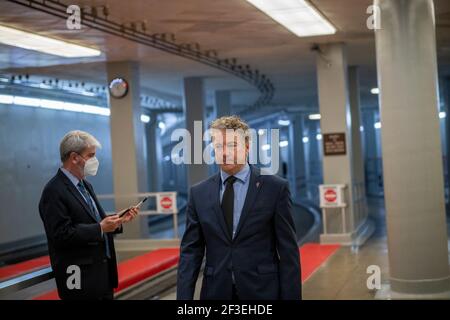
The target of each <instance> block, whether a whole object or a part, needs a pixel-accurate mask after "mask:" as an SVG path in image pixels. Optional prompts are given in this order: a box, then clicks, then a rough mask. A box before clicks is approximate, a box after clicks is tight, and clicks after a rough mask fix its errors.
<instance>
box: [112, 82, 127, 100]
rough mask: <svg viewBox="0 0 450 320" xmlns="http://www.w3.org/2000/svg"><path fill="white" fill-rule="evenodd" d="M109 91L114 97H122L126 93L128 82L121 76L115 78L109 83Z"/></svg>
mask: <svg viewBox="0 0 450 320" xmlns="http://www.w3.org/2000/svg"><path fill="white" fill-rule="evenodd" d="M109 93H110V94H111V96H112V97H114V98H123V97H125V96H126V95H127V93H128V82H126V81H125V79H122V78H115V79H113V80H111V82H110V83H109Z"/></svg>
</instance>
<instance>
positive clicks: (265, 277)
mask: <svg viewBox="0 0 450 320" xmlns="http://www.w3.org/2000/svg"><path fill="white" fill-rule="evenodd" d="M220 183H221V179H220V173H219V174H216V175H214V176H212V177H210V178H209V179H207V180H205V181H202V182H200V183H198V184H196V185H194V186H193V187H192V188H191V190H190V194H189V203H188V205H187V209H186V219H187V221H186V231H185V233H184V236H183V239H182V241H181V255H180V262H179V267H178V281H177V298H178V299H182V300H190V299H193V295H194V290H195V283H196V281H197V277H198V274H199V271H200V268H201V264H202V261H203V257H204V255H205V254H206V264H205V268H204V277H203V283H202V290H201V296H200V298H201V299H223V300H228V299H231V297H232V276H231V274H232V271H233V273H234V277H235V283H236V288H237V292H238V296H239V298H240V299H249V300H259V299H291V300H292V299H301V281H300V257H299V250H298V246H297V240H296V232H295V225H294V221H293V218H292V202H291V198H290V192H289V188H288V183H287V181H286V180H284V179H282V178H280V177H278V176H275V175H261V174H260V171H259V169H258V168H256V167H254V166H251V174H250V183H249V187H248V192H247V196H246V199H245V203H244V207H243V209H242V215H241V218H240V220H239V224H238V227H237V230H236V235H235V237H234V239H231V237H230V235H229V232H227V227H226V222H225V218H224V215H223V213H222V210H221V207H220V195H219V191H220V189H219V188H220Z"/></svg>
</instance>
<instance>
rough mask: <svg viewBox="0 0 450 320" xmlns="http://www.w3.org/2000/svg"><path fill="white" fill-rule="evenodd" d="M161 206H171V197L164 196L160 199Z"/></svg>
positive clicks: (165, 207)
mask: <svg viewBox="0 0 450 320" xmlns="http://www.w3.org/2000/svg"><path fill="white" fill-rule="evenodd" d="M161 207H163V208H164V209H170V208H171V207H172V198H170V197H164V198H162V199H161Z"/></svg>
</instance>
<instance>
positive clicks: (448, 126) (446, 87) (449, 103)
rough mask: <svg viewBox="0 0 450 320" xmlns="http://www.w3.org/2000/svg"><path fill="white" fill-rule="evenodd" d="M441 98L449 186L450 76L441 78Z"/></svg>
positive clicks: (448, 208)
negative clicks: (443, 111) (443, 113)
mask: <svg viewBox="0 0 450 320" xmlns="http://www.w3.org/2000/svg"><path fill="white" fill-rule="evenodd" d="M442 83H443V90H442V94H443V98H444V106H445V113H446V117H445V140H446V143H445V146H446V157H447V168H446V171H447V186H448V187H450V77H445V78H444V79H443V82H442ZM446 212H447V214H449V213H450V203H447V206H446Z"/></svg>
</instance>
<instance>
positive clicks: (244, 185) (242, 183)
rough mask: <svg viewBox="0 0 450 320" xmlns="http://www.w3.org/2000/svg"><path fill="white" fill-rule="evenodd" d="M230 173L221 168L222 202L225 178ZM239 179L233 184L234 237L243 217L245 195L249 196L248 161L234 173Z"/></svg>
mask: <svg viewBox="0 0 450 320" xmlns="http://www.w3.org/2000/svg"><path fill="white" fill-rule="evenodd" d="M229 176H230V175H229V174H228V173H226V172H224V171H222V170H220V177H221V179H222V183H221V184H220V203H222V198H223V193H224V192H225V187H226V186H225V184H224V183H225V180H226V179H227V178H228V177H229ZM234 176H235V177H236V178H237V179H236V181H235V182H234V184H233V189H234V205H233V238H234V235H235V234H236V229H237V226H238V224H239V219H240V218H241V214H242V209H243V207H244V202H245V197H246V196H247V191H248V185H249V183H250V166H249V165H248V163H246V164H245V166H244V167H243V168H242V169H241V171H239V172H238V173H236V174H235V175H234Z"/></svg>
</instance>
